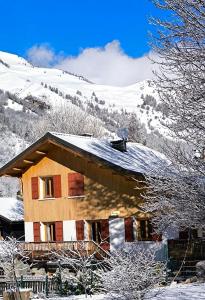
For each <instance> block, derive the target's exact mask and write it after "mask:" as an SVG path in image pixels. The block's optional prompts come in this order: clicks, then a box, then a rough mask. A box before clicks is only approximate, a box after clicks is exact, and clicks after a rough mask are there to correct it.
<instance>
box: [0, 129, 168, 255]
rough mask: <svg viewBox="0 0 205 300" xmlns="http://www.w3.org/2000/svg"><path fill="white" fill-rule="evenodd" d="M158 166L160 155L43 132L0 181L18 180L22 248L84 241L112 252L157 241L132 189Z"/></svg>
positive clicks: (130, 145)
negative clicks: (9, 177) (7, 178)
mask: <svg viewBox="0 0 205 300" xmlns="http://www.w3.org/2000/svg"><path fill="white" fill-rule="evenodd" d="M162 165H163V166H167V165H168V161H167V160H166V158H165V157H164V156H163V155H162V154H160V153H159V152H157V151H154V150H151V149H149V148H147V147H145V146H143V145H140V144H137V143H130V142H126V141H124V140H119V141H113V142H109V141H108V140H105V139H96V138H93V137H89V136H75V135H69V134H62V133H54V132H48V133H46V134H45V135H44V136H43V137H42V138H40V139H39V140H38V141H36V142H35V143H34V144H32V145H31V146H30V147H28V148H27V149H26V150H25V151H23V152H22V153H20V154H19V155H18V156H16V157H15V158H14V159H12V160H11V161H10V162H9V163H7V164H6V165H5V166H3V167H2V168H1V169H0V176H12V177H18V178H19V179H20V183H21V187H22V195H23V203H24V226H25V242H26V243H27V244H28V245H31V244H32V247H34V248H33V249H36V248H35V245H38V249H39V247H40V249H41V245H45V244H46V242H49V243H47V244H49V245H50V244H52V243H53V244H54V243H64V245H65V244H66V243H68V244H69V243H74V242H75V241H82V240H85V241H88V242H90V243H93V245H100V247H101V248H103V249H106V250H112V249H116V248H117V247H119V246H121V245H123V243H131V242H139V243H143V242H144V241H149V242H150V243H155V244H156V242H155V241H156V240H160V239H161V237H159V236H157V235H156V234H153V229H152V226H151V223H150V220H149V218H148V216H147V215H145V214H143V213H142V212H141V210H140V208H139V204H140V202H142V199H141V196H140V192H139V189H136V186H138V187H139V185H140V183H139V182H140V181H142V180H143V179H144V175H146V174H147V173H148V172H150V170H153V169H154V168H156V167H162ZM141 187H142V186H141Z"/></svg>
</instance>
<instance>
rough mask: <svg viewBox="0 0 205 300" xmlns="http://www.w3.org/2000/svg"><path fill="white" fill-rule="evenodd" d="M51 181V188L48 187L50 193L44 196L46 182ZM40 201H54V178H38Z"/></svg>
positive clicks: (49, 176)
mask: <svg viewBox="0 0 205 300" xmlns="http://www.w3.org/2000/svg"><path fill="white" fill-rule="evenodd" d="M49 179H51V182H52V184H51V186H50V187H49V188H50V189H51V190H50V193H48V194H47V195H46V184H47V183H46V181H47V180H49ZM39 194H40V199H42V200H47V199H55V192H54V176H52V175H48V176H40V193H39Z"/></svg>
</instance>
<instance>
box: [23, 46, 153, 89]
mask: <svg viewBox="0 0 205 300" xmlns="http://www.w3.org/2000/svg"><path fill="white" fill-rule="evenodd" d="M150 54H151V55H152V53H149V55H150ZM28 58H29V59H30V61H32V62H33V63H34V64H35V65H36V64H38V65H41V66H51V65H52V66H55V67H56V68H59V69H62V70H66V71H69V72H73V73H76V74H79V75H83V76H84V77H86V78H88V79H89V80H91V81H93V82H95V83H99V84H108V85H117V86H126V85H129V84H133V83H135V82H137V81H141V80H144V79H151V78H153V73H152V71H153V64H152V62H151V61H150V60H149V58H148V54H146V55H144V56H142V57H138V58H133V57H130V56H128V55H127V54H126V53H125V52H124V51H123V49H122V48H121V46H120V43H119V41H112V42H111V43H108V44H106V45H105V46H104V47H96V48H86V49H83V50H82V51H81V52H80V54H79V55H78V56H67V57H63V56H61V55H56V54H55V53H54V52H53V51H52V50H51V49H50V48H49V47H48V46H34V47H32V48H31V49H30V50H29V51H28ZM36 62H37V63H36Z"/></svg>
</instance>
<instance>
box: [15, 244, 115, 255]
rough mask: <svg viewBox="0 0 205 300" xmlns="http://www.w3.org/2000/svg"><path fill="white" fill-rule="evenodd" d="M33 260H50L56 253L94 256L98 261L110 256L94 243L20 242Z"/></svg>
mask: <svg viewBox="0 0 205 300" xmlns="http://www.w3.org/2000/svg"><path fill="white" fill-rule="evenodd" d="M19 246H20V247H21V248H23V249H24V250H25V251H26V252H27V253H28V255H29V256H30V257H31V258H32V259H36V260H41V259H46V258H47V259H49V258H50V257H51V256H52V254H53V253H54V252H61V251H62V252H66V253H68V254H69V253H74V252H76V253H79V254H81V255H84V256H89V255H94V256H95V257H96V258H98V259H103V258H105V257H107V256H109V254H108V252H106V251H105V250H103V248H101V247H100V245H98V244H97V243H95V242H94V241H68V242H19Z"/></svg>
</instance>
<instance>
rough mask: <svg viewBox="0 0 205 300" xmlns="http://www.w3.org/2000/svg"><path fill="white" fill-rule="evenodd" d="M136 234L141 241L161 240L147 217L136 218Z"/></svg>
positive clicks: (160, 236)
mask: <svg viewBox="0 0 205 300" xmlns="http://www.w3.org/2000/svg"><path fill="white" fill-rule="evenodd" d="M137 236H138V240H141V241H161V240H162V235H161V234H158V233H156V232H155V230H154V228H153V226H152V223H151V221H150V220H148V219H144V220H138V226H137Z"/></svg>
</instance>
